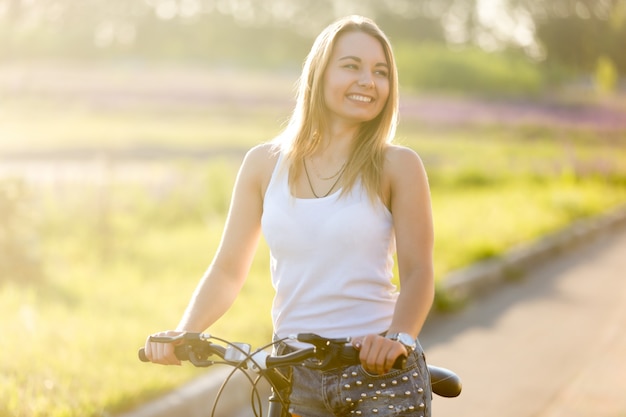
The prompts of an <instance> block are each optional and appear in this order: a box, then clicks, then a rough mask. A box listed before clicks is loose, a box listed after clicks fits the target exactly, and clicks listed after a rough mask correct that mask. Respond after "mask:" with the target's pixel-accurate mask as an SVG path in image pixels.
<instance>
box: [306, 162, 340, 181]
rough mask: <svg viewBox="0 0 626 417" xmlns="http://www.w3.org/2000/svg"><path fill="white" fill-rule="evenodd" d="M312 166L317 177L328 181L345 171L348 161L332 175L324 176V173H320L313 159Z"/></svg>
mask: <svg viewBox="0 0 626 417" xmlns="http://www.w3.org/2000/svg"><path fill="white" fill-rule="evenodd" d="M311 166H312V167H313V172H315V176H316V177H317V178H319V179H320V180H324V181H328V180H332V179H333V178H336V177H337V175H339V174H341V173H342V172H343V169H344V167H345V166H346V163H345V162H344V163H343V164H342V165H341V167H339V169H338V170H337V172H335V173H334V174H333V175H331V176H330V177H322V175H321V174H320V172H319V171H318V170H317V166H316V165H315V164H314V163H313V159H311Z"/></svg>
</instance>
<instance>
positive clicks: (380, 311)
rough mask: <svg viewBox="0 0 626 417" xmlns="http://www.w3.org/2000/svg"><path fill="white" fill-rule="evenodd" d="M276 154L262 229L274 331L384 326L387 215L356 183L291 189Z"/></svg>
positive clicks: (376, 329) (344, 332) (327, 332)
mask: <svg viewBox="0 0 626 417" xmlns="http://www.w3.org/2000/svg"><path fill="white" fill-rule="evenodd" d="M281 159H282V156H281V157H279V160H278V162H277V164H276V167H275V168H274V172H273V174H272V178H271V179H270V183H269V185H268V188H267V190H266V193H265V199H264V205H263V217H262V221H261V222H262V228H263V234H264V236H265V239H266V241H267V243H268V245H269V248H270V256H271V262H270V268H271V275H272V284H273V286H274V289H275V290H276V294H275V297H274V302H273V306H272V319H273V323H274V332H275V333H276V335H277V336H278V337H281V338H282V337H287V336H291V335H295V334H297V333H302V332H313V333H317V334H319V335H321V336H325V337H346V336H357V335H363V334H367V333H380V332H383V331H385V330H386V329H387V328H388V327H389V325H390V323H391V318H392V315H393V311H394V307H395V302H396V299H397V291H396V287H395V286H394V285H393V284H392V283H391V279H392V276H393V254H394V252H395V241H394V235H393V225H392V218H391V213H390V212H389V210H388V209H387V208H386V207H385V205H384V204H382V202H379V203H377V204H375V205H374V204H372V203H371V200H370V199H369V197H368V196H367V193H366V191H365V189H364V188H363V187H362V185H361V184H360V182H357V184H356V185H355V187H354V189H353V190H352V192H351V193H349V194H347V195H344V196H342V197H341V198H340V197H339V194H340V192H339V191H337V192H335V193H334V194H331V195H329V196H328V197H324V198H316V199H302V198H295V197H293V196H292V195H291V192H290V189H289V184H288V179H287V177H288V175H287V170H286V169H281V168H280V167H281Z"/></svg>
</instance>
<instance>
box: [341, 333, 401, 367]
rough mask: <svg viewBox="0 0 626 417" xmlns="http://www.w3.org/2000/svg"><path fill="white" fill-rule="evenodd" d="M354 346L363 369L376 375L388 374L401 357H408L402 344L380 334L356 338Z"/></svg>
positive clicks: (353, 340) (353, 341)
mask: <svg viewBox="0 0 626 417" xmlns="http://www.w3.org/2000/svg"><path fill="white" fill-rule="evenodd" d="M352 345H353V346H354V347H355V348H356V349H357V350H358V351H359V352H360V354H359V359H360V360H361V365H362V366H363V369H365V371H367V372H369V373H371V374H376V375H382V374H386V373H387V372H389V370H391V368H392V367H393V364H394V362H395V361H396V359H398V358H399V357H400V356H401V355H404V356H407V355H408V352H407V350H406V348H405V347H404V345H402V343H400V342H398V341H396V340H391V339H387V338H385V337H384V336H381V335H379V334H368V335H366V336H361V337H356V338H354V339H352Z"/></svg>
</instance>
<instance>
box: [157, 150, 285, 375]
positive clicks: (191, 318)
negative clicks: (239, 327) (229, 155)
mask: <svg viewBox="0 0 626 417" xmlns="http://www.w3.org/2000/svg"><path fill="white" fill-rule="evenodd" d="M275 163H276V157H275V156H274V155H273V153H272V152H271V151H270V145H260V146H257V147H255V148H253V149H251V150H250V151H249V152H248V153H247V154H246V157H245V158H244V161H243V163H242V165H241V168H240V170H239V173H238V175H237V180H236V182H235V187H234V190H233V196H232V199H231V205H230V209H229V213H228V217H227V219H226V225H225V228H224V233H223V235H222V240H221V242H220V245H219V247H218V250H217V252H216V253H215V256H214V258H213V261H212V262H211V264H210V265H209V267H208V269H207V270H206V272H205V274H204V276H203V277H202V279H201V280H200V282H199V283H198V286H197V287H196V290H195V291H194V293H193V295H192V297H191V300H190V301H189V304H188V306H187V308H186V310H185V312H184V314H183V316H182V318H181V320H180V322H179V324H178V326H177V328H176V330H175V331H167V332H161V333H159V334H158V335H173V334H177V333H180V332H183V331H192V332H202V331H204V330H205V329H206V328H208V327H209V326H211V325H212V324H213V323H215V321H217V320H218V319H219V318H220V317H221V316H222V315H223V314H224V313H225V312H226V311H227V310H228V309H229V308H230V306H231V305H232V303H233V302H234V301H235V299H236V297H237V295H238V294H239V291H240V290H241V287H242V286H243V284H244V282H245V280H246V277H247V275H248V272H249V269H250V265H251V263H252V259H253V258H254V254H255V252H256V248H257V245H258V242H259V238H260V235H261V215H262V213H263V195H264V190H265V188H266V186H267V183H268V182H269V178H270V177H271V173H272V170H273V167H274V164H275ZM146 356H147V357H148V358H150V360H152V361H153V362H156V363H162V364H179V363H180V362H179V361H178V360H177V359H176V358H175V357H174V355H173V348H172V346H171V345H169V344H163V343H151V342H146Z"/></svg>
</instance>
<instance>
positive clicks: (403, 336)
mask: <svg viewBox="0 0 626 417" xmlns="http://www.w3.org/2000/svg"><path fill="white" fill-rule="evenodd" d="M396 340H398V342H400V343H402V344H403V345H404V346H406V347H408V348H411V350H414V349H415V339H413V337H411V335H410V334H407V333H399V334H398V338H397V339H396Z"/></svg>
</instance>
